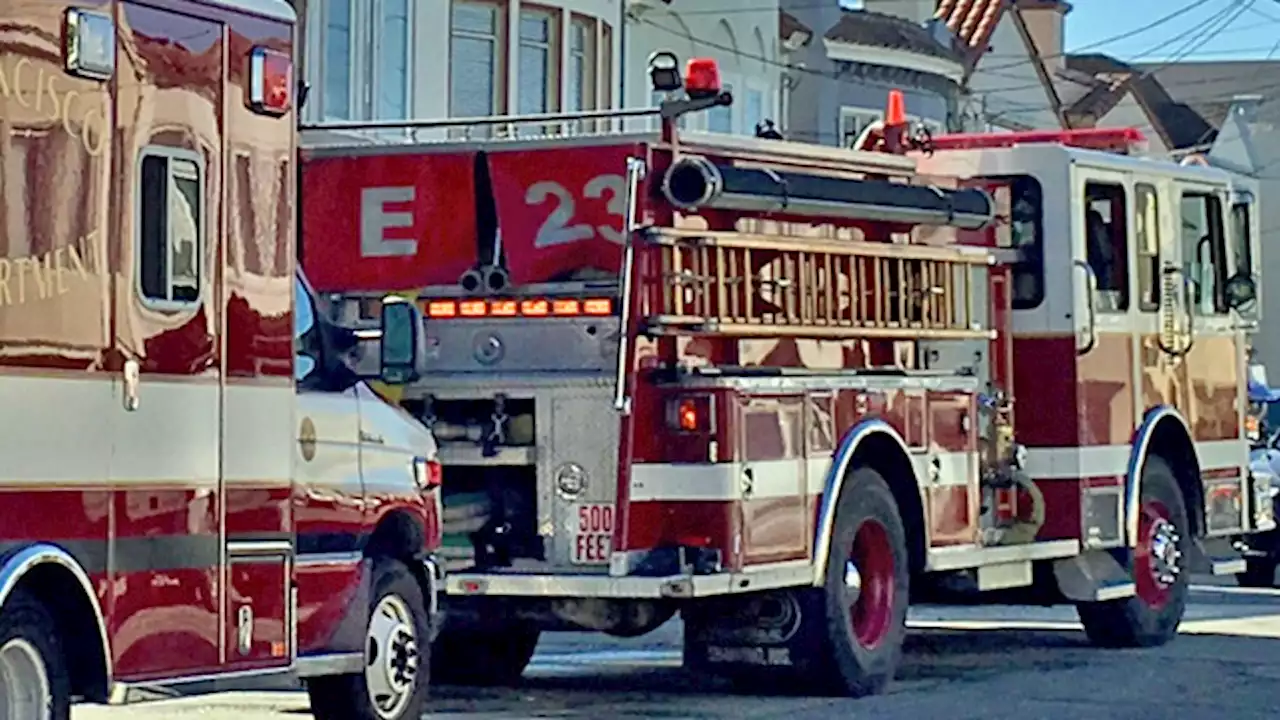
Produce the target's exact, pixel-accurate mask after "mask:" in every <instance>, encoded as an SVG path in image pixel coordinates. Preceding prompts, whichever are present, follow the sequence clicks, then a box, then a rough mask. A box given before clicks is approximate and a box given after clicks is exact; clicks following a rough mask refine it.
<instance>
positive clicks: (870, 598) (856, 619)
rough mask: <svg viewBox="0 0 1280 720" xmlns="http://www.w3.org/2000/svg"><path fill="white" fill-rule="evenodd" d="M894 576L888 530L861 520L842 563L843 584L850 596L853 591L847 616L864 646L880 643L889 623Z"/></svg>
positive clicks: (891, 623) (871, 522)
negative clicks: (851, 545)
mask: <svg viewBox="0 0 1280 720" xmlns="http://www.w3.org/2000/svg"><path fill="white" fill-rule="evenodd" d="M894 575H895V573H894V561H893V544H892V543H891V542H889V531H888V530H887V529H886V528H885V526H884V525H883V524H881V523H880V522H879V521H877V520H870V519H868V520H865V521H863V523H862V526H861V527H859V528H858V532H857V534H856V535H854V537H853V548H852V549H851V550H850V553H849V561H848V563H847V564H846V566H845V585H846V588H847V589H849V590H850V591H851V592H850V594H851V595H855V593H856V595H855V597H854V598H853V602H852V604H851V606H850V608H849V616H850V619H851V621H852V624H853V635H854V637H855V638H856V639H857V641H858V644H859V645H861V646H862V647H864V648H874V647H876V646H877V645H879V644H880V643H881V642H883V641H884V639H885V637H886V636H887V635H888V634H889V629H890V628H891V627H892V626H893V608H894V602H895V600H896V595H897V592H898V589H897V583H896V581H895V578H894ZM854 586H856V587H854Z"/></svg>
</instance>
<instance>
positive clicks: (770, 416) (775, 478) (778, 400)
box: [738, 395, 810, 565]
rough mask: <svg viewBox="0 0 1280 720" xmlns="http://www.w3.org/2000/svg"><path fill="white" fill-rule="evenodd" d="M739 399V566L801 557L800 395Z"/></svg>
mask: <svg viewBox="0 0 1280 720" xmlns="http://www.w3.org/2000/svg"><path fill="white" fill-rule="evenodd" d="M739 402H740V403H741V404H740V405H739V413H740V415H739V417H740V421H739V423H738V427H739V437H738V447H739V448H741V449H740V451H739V457H740V459H741V469H740V472H741V478H740V485H739V487H740V488H741V504H742V537H743V540H742V546H743V547H742V558H743V564H745V565H752V564H756V563H768V562H780V561H784V560H799V559H803V558H805V557H807V556H808V552H809V542H810V534H809V514H808V498H807V486H808V481H807V478H806V476H805V472H806V465H807V462H806V461H805V455H804V396H802V395H783V396H756V397H744V398H742V399H741V400H740V401H739Z"/></svg>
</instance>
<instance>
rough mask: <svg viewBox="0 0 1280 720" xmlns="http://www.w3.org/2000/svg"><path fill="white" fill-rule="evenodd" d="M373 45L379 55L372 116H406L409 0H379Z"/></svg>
mask: <svg viewBox="0 0 1280 720" xmlns="http://www.w3.org/2000/svg"><path fill="white" fill-rule="evenodd" d="M376 36H377V37H375V38H374V42H373V47H374V48H375V52H376V53H377V58H378V60H377V61H378V72H377V74H376V76H375V78H374V79H375V82H374V85H375V87H376V91H377V100H376V102H375V103H374V117H375V118H378V119H383V120H389V119H397V118H400V119H403V118H407V117H409V63H410V57H409V0H382V2H381V16H380V17H379V18H378V27H377V32H376Z"/></svg>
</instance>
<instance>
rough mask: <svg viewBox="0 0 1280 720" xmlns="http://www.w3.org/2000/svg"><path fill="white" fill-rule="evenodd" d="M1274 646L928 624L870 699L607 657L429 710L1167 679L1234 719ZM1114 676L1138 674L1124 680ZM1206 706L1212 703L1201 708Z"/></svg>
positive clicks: (545, 711)
mask: <svg viewBox="0 0 1280 720" xmlns="http://www.w3.org/2000/svg"><path fill="white" fill-rule="evenodd" d="M1278 647H1280V641H1277V640H1276V639H1271V638H1252V637H1239V636H1234V635H1183V636H1180V637H1179V638H1178V639H1176V640H1175V641H1174V642H1173V643H1171V644H1169V645H1167V646H1165V647H1162V648H1154V649H1145V650H1105V649H1099V648H1094V647H1092V646H1091V645H1089V644H1088V641H1087V640H1086V638H1085V637H1084V634H1083V633H1082V632H1079V631H1069V630H1052V631H1050V630H1044V631H1041V630H1024V629H1018V630H999V629H993V630H932V629H931V630H926V631H915V632H913V633H912V634H911V635H909V636H908V640H907V643H906V646H905V648H904V656H903V661H902V664H901V666H900V668H899V671H898V674H897V679H896V681H895V682H894V684H893V685H892V686H891V688H890V691H889V692H888V693H887V694H886V695H883V696H880V697H876V698H868V699H865V700H851V699H848V698H823V697H811V696H806V695H803V694H801V693H800V692H797V691H796V690H795V689H791V690H788V689H786V688H783V689H782V691H781V692H779V691H778V690H779V689H778V688H771V687H764V686H759V685H757V686H752V687H742V686H740V685H735V684H733V683H730V682H728V681H726V680H723V679H717V678H705V677H696V676H693V675H691V674H689V673H686V672H685V671H684V670H682V669H681V668H679V667H641V666H633V667H625V666H622V665H619V664H610V665H609V666H607V667H603V668H600V669H599V670H598V671H597V670H596V669H595V668H594V667H592V666H584V667H583V668H582V669H581V672H578V673H574V674H571V675H570V674H566V675H564V676H558V675H556V676H535V677H530V678H528V679H526V680H524V681H523V682H522V683H521V684H520V685H519V686H518V687H512V688H485V689H477V688H460V687H439V688H437V689H436V691H435V693H434V699H433V700H432V703H431V706H430V711H429V713H428V715H427V717H428V718H447V717H456V716H459V715H463V714H467V713H492V714H496V715H500V716H502V717H508V716H509V717H512V718H515V717H520V718H525V717H556V718H574V719H577V718H583V719H585V718H593V719H596V718H605V717H608V718H611V719H612V718H617V719H619V720H632V719H633V718H634V719H638V718H654V719H655V720H675V719H677V718H707V719H708V720H748V719H749V720H760V719H763V718H779V719H780V720H781V719H785V720H802V719H807V718H825V717H836V716H851V714H853V713H856V712H858V711H864V712H873V713H874V715H875V716H876V717H877V718H902V719H903V720H918V718H920V717H943V716H950V714H949V713H948V708H950V709H952V710H954V709H955V708H958V707H967V708H970V709H971V710H973V712H975V713H976V712H978V711H979V708H980V707H986V708H988V709H987V710H984V711H982V712H984V713H986V712H989V711H990V709H991V708H1000V707H1003V706H1002V705H1001V702H1000V701H999V700H998V698H1002V697H1003V698H1010V697H1016V698H1017V700H1018V702H1017V706H1018V707H1017V710H1018V712H1019V713H1021V714H1020V715H1018V716H1017V717H1038V718H1063V719H1064V720H1066V719H1068V718H1079V717H1084V716H1089V717H1091V718H1095V719H1097V718H1125V719H1126V720H1131V718H1133V717H1139V716H1144V714H1145V713H1147V712H1148V711H1147V710H1143V709H1142V708H1144V707H1147V708H1149V705H1150V697H1149V696H1148V694H1147V692H1146V691H1145V690H1142V689H1141V688H1143V687H1148V686H1149V685H1150V683H1152V682H1157V681H1158V680H1159V679H1160V678H1166V680H1164V681H1161V682H1162V683H1163V684H1162V687H1165V688H1166V691H1167V692H1168V693H1169V697H1167V698H1166V697H1163V696H1162V700H1161V706H1162V707H1169V708H1180V709H1187V710H1188V714H1187V715H1186V716H1187V717H1209V716H1210V715H1213V716H1221V717H1232V718H1233V720H1234V719H1237V718H1245V717H1248V718H1253V717H1262V716H1263V715H1262V714H1260V713H1261V711H1262V710H1264V709H1265V710H1266V711H1267V712H1268V713H1269V712H1270V710H1269V708H1271V707H1272V706H1273V704H1274V702H1273V700H1272V698H1271V695H1272V693H1271V691H1270V690H1267V688H1269V687H1271V686H1272V685H1273V682H1272V683H1268V682H1266V679H1267V678H1271V679H1272V680H1273V681H1274V679H1275V678H1277V677H1280V653H1277V652H1275V651H1276V649H1277V648H1278ZM1263 658H1266V659H1265V660H1264V659H1263ZM1272 658H1274V659H1272ZM1117 677H1125V678H1129V679H1130V680H1132V681H1133V682H1123V683H1119V684H1118V685H1117V683H1116V678H1117ZM1168 677H1176V678H1177V681H1176V682H1169V681H1168V680H1167V678H1168ZM1130 690H1132V692H1130ZM1224 693H1225V695H1224ZM1129 695H1133V697H1128V696H1129ZM1104 698H1105V700H1103V699H1104ZM988 700H990V703H992V704H990V705H988V704H987V701H988ZM1210 708H1216V709H1215V710H1214V712H1212V713H1210V714H1209V715H1205V714H1197V712H1199V711H1204V712H1208V711H1209V709H1210ZM1004 709H1005V710H1010V708H1007V707H1006V708H1004ZM1193 710H1194V711H1193ZM1026 713H1029V714H1026ZM964 717H966V718H968V717H978V715H975V714H972V713H971V714H969V715H964ZM984 717H985V716H984ZM992 717H995V718H1000V719H1003V718H1005V717H1013V716H1011V715H1008V714H1001V713H996V714H995V715H993V716H990V717H986V720H990V719H991V718H992ZM1160 717H1161V718H1163V717H1164V716H1160ZM1154 718H1155V716H1151V717H1148V718H1147V720H1154Z"/></svg>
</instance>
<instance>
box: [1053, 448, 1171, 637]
mask: <svg viewBox="0 0 1280 720" xmlns="http://www.w3.org/2000/svg"><path fill="white" fill-rule="evenodd" d="M1140 502H1141V504H1142V508H1141V509H1140V511H1139V512H1140V513H1141V515H1140V516H1139V517H1140V518H1141V520H1140V523H1139V537H1138V542H1137V548H1136V549H1135V550H1134V551H1133V552H1132V553H1130V557H1129V566H1130V569H1131V571H1132V572H1133V578H1134V583H1135V584H1136V585H1137V589H1138V591H1137V593H1136V594H1135V595H1134V596H1133V597H1128V598H1122V599H1119V600H1109V601H1106V602H1089V603H1079V604H1078V605H1077V606H1076V609H1077V612H1078V613H1079V615H1080V622H1081V624H1083V625H1084V630H1085V633H1086V634H1087V635H1088V636H1089V640H1090V641H1092V642H1093V644H1095V645H1098V646H1100V647H1111V648H1121V647H1156V646H1158V645H1163V644H1165V643H1167V642H1169V641H1170V640H1172V639H1173V638H1174V637H1175V636H1176V635H1177V634H1178V625H1179V624H1180V623H1181V622H1182V616H1183V614H1184V613H1185V612H1186V608H1187V593H1188V577H1187V573H1186V572H1185V570H1184V568H1183V561H1184V559H1185V558H1188V557H1190V556H1191V551H1190V546H1191V542H1192V537H1191V527H1190V523H1189V522H1188V520H1187V505H1186V502H1185V501H1184V500H1183V497H1182V491H1181V490H1180V489H1179V488H1178V481H1177V478H1175V477H1174V474H1173V470H1171V469H1170V468H1169V464H1168V463H1167V462H1165V460H1164V459H1163V458H1160V457H1156V456H1151V457H1148V458H1147V461H1146V465H1145V467H1144V468H1143V471H1142V492H1141V498H1140ZM1165 523H1168V524H1171V525H1172V527H1171V528H1169V527H1168V526H1167V525H1166V524H1165ZM1170 529H1171V530H1172V532H1173V533H1174V534H1176V537H1173V538H1172V548H1173V549H1176V551H1177V553H1176V554H1174V555H1172V560H1171V562H1172V566H1173V567H1174V568H1175V571H1174V572H1173V573H1171V574H1167V575H1166V577H1165V579H1164V580H1161V579H1160V578H1159V577H1157V576H1158V575H1160V574H1161V572H1160V567H1161V566H1162V565H1164V564H1165V563H1162V562H1161V561H1160V557H1161V555H1160V553H1153V552H1152V550H1153V549H1154V548H1157V547H1161V546H1163V547H1169V544H1168V541H1169V540H1170V539H1171V538H1170V535H1169V534H1168V531H1169V530H1170ZM1169 577H1172V581H1171V582H1169V581H1168V579H1169Z"/></svg>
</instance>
